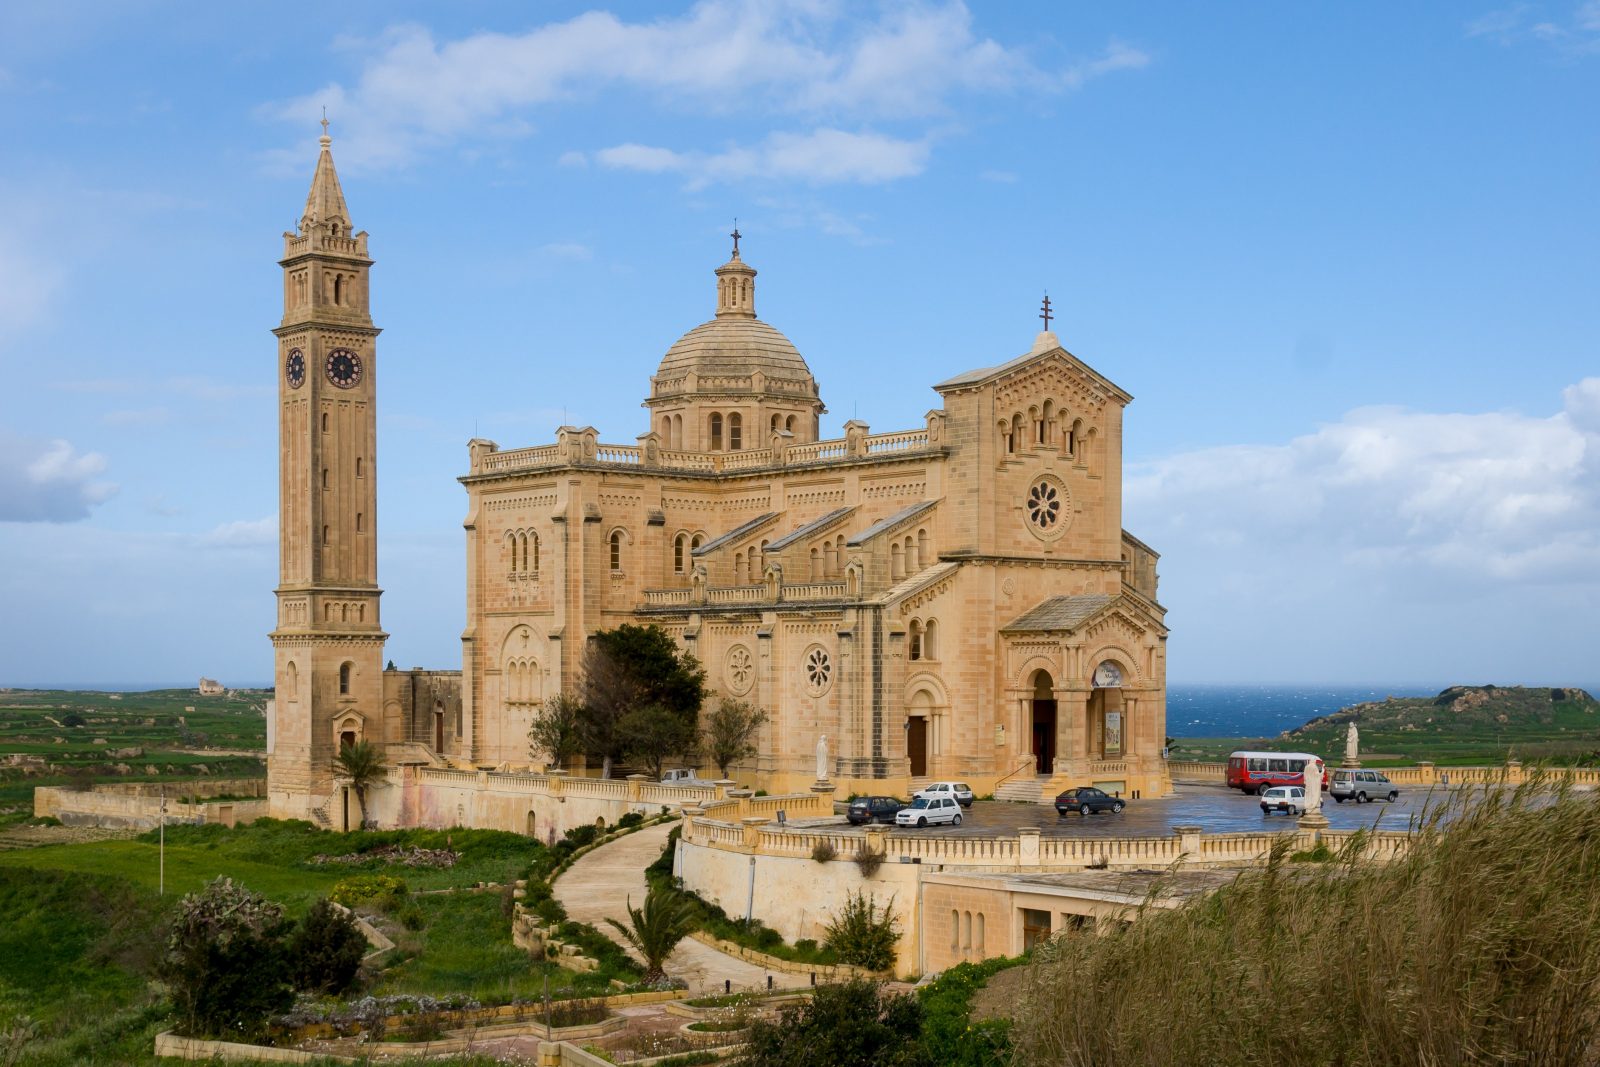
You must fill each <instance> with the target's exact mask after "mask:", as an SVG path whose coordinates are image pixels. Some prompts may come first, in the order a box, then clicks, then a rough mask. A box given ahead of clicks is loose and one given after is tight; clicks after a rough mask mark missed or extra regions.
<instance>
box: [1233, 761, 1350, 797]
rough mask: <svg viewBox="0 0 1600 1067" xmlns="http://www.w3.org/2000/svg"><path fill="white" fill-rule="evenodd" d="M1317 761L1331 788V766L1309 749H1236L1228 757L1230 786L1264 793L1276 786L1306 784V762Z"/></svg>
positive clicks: (1323, 782)
mask: <svg viewBox="0 0 1600 1067" xmlns="http://www.w3.org/2000/svg"><path fill="white" fill-rule="evenodd" d="M1308 762H1309V763H1315V764H1316V767H1317V770H1318V771H1320V772H1321V774H1322V788H1323V790H1324V791H1326V790H1327V788H1328V767H1327V764H1325V763H1323V762H1322V757H1320V756H1313V755H1312V754H1311V753H1309V752H1234V753H1232V754H1230V755H1229V756H1228V788H1229V789H1240V790H1243V791H1244V792H1246V793H1261V792H1263V791H1265V790H1268V789H1271V788H1272V787H1273V786H1275V785H1305V784H1306V775H1305V770H1306V764H1307V763H1308Z"/></svg>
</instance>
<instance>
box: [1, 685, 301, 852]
mask: <svg viewBox="0 0 1600 1067" xmlns="http://www.w3.org/2000/svg"><path fill="white" fill-rule="evenodd" d="M270 697H271V693H270V692H268V691H266V690H259V689H245V690H237V691H229V693H228V694H227V695H225V696H208V697H203V696H201V695H200V694H199V692H198V691H197V690H194V689H158V690H152V691H150V692H145V693H97V692H79V691H68V690H55V689H0V824H3V823H5V822H7V821H15V820H16V819H20V818H26V817H27V816H28V815H31V814H32V812H33V788H34V786H39V785H63V784H67V783H72V782H76V783H93V782H119V781H120V782H139V781H159V780H182V779H193V778H204V777H210V778H259V777H261V776H262V775H264V774H265V773H266V769H265V764H264V763H263V762H262V755H263V754H264V753H265V751H266V743H267V740H266V739H267V722H266V702H267V700H268V699H270ZM189 708H193V709H194V710H193V711H189V710H187V709H189ZM134 749H137V750H138V754H137V755H134V754H133V753H132V751H131V750H134ZM119 753H120V754H119Z"/></svg>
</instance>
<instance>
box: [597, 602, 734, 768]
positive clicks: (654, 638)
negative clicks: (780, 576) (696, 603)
mask: <svg viewBox="0 0 1600 1067" xmlns="http://www.w3.org/2000/svg"><path fill="white" fill-rule="evenodd" d="M583 686H584V691H583V703H584V707H585V709H586V711H587V714H586V715H585V717H584V723H585V729H584V747H585V749H586V750H587V752H588V753H589V755H590V756H593V757H596V758H598V759H600V760H601V761H602V763H601V776H602V777H606V778H609V777H610V776H611V766H612V764H613V763H615V762H616V761H618V760H621V759H623V758H625V757H626V755H627V752H626V748H627V744H626V740H625V738H624V736H623V733H622V731H621V730H620V728H619V727H620V724H621V722H622V718H623V716H624V715H626V714H627V713H628V712H630V711H633V710H634V709H636V708H643V707H649V706H652V705H654V706H656V707H660V708H665V709H667V710H668V711H672V712H675V713H676V714H678V715H679V716H680V717H682V718H684V719H687V720H688V721H689V722H690V724H691V725H692V724H693V723H695V722H696V720H697V719H698V718H699V715H700V705H701V704H703V703H704V702H705V697H706V672H705V670H704V669H703V668H701V666H700V663H699V661H697V660H696V659H695V658H694V656H693V655H691V654H690V653H688V652H683V651H680V650H679V648H678V646H677V645H676V644H675V643H674V642H673V640H672V638H671V637H670V636H668V634H667V632H666V631H665V630H662V629H661V628H660V627H658V626H632V625H629V624H626V623H625V624H623V625H622V626H619V627H617V628H616V629H615V630H601V631H599V632H598V633H596V634H595V635H594V636H593V637H591V638H590V639H589V644H588V646H587V647H586V648H585V649H584V653H583Z"/></svg>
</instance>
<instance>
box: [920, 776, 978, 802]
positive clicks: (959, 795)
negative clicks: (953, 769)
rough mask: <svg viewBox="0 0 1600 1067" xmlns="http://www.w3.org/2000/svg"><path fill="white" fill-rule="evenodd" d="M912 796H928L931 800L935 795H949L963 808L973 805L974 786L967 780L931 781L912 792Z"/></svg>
mask: <svg viewBox="0 0 1600 1067" xmlns="http://www.w3.org/2000/svg"><path fill="white" fill-rule="evenodd" d="M911 797H912V799H913V800H914V799H916V798H917V797H927V798H928V799H930V800H931V799H933V798H934V797H949V798H950V799H952V800H954V801H955V802H956V803H957V804H960V805H961V806H962V807H963V808H970V807H972V787H971V786H970V785H968V784H967V783H966V782H929V783H928V784H927V785H925V786H923V787H922V788H921V789H919V790H917V791H916V792H915V793H912V794H911Z"/></svg>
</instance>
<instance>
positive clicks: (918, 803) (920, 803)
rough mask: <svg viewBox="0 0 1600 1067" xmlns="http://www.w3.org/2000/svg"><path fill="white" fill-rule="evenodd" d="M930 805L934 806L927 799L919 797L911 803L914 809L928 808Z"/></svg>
mask: <svg viewBox="0 0 1600 1067" xmlns="http://www.w3.org/2000/svg"><path fill="white" fill-rule="evenodd" d="M930 804H932V801H930V800H929V799H928V798H927V797H918V798H917V799H915V800H913V801H912V802H911V806H912V807H913V808H926V807H928V806H929V805H930Z"/></svg>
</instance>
